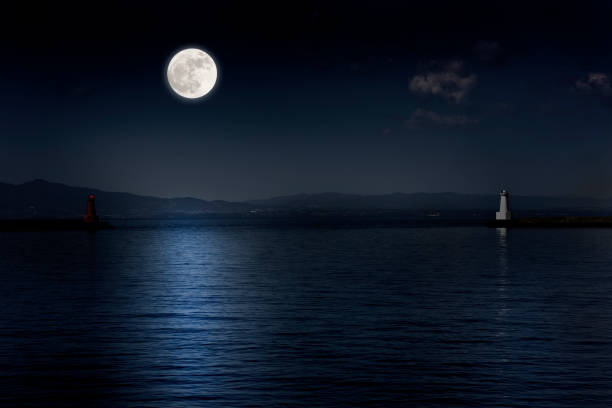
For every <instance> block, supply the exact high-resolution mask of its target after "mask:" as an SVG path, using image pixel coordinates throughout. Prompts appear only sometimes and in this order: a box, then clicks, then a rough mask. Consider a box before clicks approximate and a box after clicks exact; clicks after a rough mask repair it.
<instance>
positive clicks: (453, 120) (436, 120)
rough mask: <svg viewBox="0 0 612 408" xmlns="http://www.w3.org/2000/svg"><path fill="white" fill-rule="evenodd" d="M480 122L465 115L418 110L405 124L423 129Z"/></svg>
mask: <svg viewBox="0 0 612 408" xmlns="http://www.w3.org/2000/svg"><path fill="white" fill-rule="evenodd" d="M478 122H479V120H478V119H473V118H470V117H467V116H464V115H442V114H439V113H436V112H433V111H428V110H425V109H421V108H418V109H417V110H415V111H414V112H412V114H411V115H410V118H408V119H407V120H406V121H405V122H404V124H405V125H406V126H407V127H409V128H421V127H427V126H435V127H443V128H453V127H459V126H467V125H474V124H477V123H478Z"/></svg>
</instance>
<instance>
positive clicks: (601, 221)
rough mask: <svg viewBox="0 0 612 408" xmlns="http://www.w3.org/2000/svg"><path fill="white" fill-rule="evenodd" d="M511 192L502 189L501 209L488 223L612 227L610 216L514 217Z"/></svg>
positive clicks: (559, 226) (546, 226)
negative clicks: (510, 198) (510, 200)
mask: <svg viewBox="0 0 612 408" xmlns="http://www.w3.org/2000/svg"><path fill="white" fill-rule="evenodd" d="M508 196H509V194H508V192H507V191H506V190H502V191H501V193H500V200H499V211H498V212H496V213H495V220H490V221H488V222H487V225H488V226H489V227H492V228H611V227H612V217H610V216H607V217H606V216H565V217H526V218H513V217H512V212H511V211H510V202H509V197H508Z"/></svg>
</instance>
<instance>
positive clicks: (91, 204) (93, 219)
mask: <svg viewBox="0 0 612 408" xmlns="http://www.w3.org/2000/svg"><path fill="white" fill-rule="evenodd" d="M83 219H84V220H85V222H86V223H88V224H95V223H97V222H98V221H100V219H99V218H98V216H97V215H96V197H95V196H94V195H93V194H90V195H89V199H88V200H87V215H86V216H84V217H83Z"/></svg>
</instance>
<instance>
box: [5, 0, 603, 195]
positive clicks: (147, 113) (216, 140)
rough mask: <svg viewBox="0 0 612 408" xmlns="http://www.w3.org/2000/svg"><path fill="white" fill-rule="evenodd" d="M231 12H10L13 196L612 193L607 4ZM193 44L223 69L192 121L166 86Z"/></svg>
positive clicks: (182, 7)
mask: <svg viewBox="0 0 612 408" xmlns="http://www.w3.org/2000/svg"><path fill="white" fill-rule="evenodd" d="M217 3H219V4H217V5H211V4H210V3H208V2H199V3H197V4H198V6H188V5H187V4H186V3H183V2H174V3H173V2H165V3H164V5H163V7H159V8H152V7H153V6H151V5H150V4H147V3H140V4H137V3H132V5H130V6H126V5H121V6H117V7H111V6H105V5H102V4H101V5H99V6H98V8H97V9H84V8H83V9H75V8H68V7H66V8H63V9H62V8H58V7H57V6H55V5H47V6H34V5H31V4H26V5H24V6H22V8H19V9H5V10H3V21H2V24H1V25H0V45H1V47H2V48H1V50H2V55H1V57H0V58H1V62H2V64H1V66H0V70H1V71H0V182H8V183H21V182H25V181H29V180H32V179H35V178H43V179H46V180H50V181H55V182H62V183H66V184H70V185H78V186H88V187H95V188H100V189H105V190H110V191H127V192H133V193H138V194H148V195H157V196H194V197H198V198H203V199H228V200H242V199H254V198H266V197H270V196H275V195H284V194H293V193H301V192H305V193H316V192H324V191H337V192H347V193H363V194H370V193H372V194H378V193H392V192H398V191H400V192H418V191H425V192H440V191H456V192H471V193H495V192H497V191H498V190H499V189H501V188H508V189H509V190H510V191H511V192H513V193H517V194H541V195H565V194H575V195H588V196H609V195H612V84H611V79H610V77H611V76H612V42H611V40H612V24H611V23H610V21H612V5H610V3H609V2H604V1H602V2H589V1H580V2H572V3H571V4H561V3H560V2H535V1H531V2H499V3H503V5H497V4H493V3H498V2H488V3H484V4H476V3H471V4H466V3H465V2H459V1H453V2H436V1H429V2H418V3H417V4H419V5H415V4H410V3H409V2H402V3H401V5H399V3H398V5H396V4H393V3H385V2H381V1H369V2H351V3H349V4H345V5H340V4H339V3H335V5H333V6H330V5H329V4H328V2H309V3H294V2H286V4H285V5H284V6H282V7H278V6H272V5H269V6H268V5H266V3H265V2H250V3H248V4H249V5H248V6H245V5H244V4H241V3H238V2H235V3H232V2H224V3H223V5H221V2H217ZM45 7H46V8H45ZM189 46H196V47H201V48H202V49H204V50H206V51H207V52H209V53H210V54H211V55H212V56H213V57H214V58H215V61H216V63H217V66H218V68H219V70H220V79H219V80H218V82H217V85H216V86H215V89H214V90H213V92H212V93H211V94H209V95H208V96H207V97H205V98H204V99H203V100H200V101H199V102H196V103H188V102H185V101H182V100H180V98H179V97H177V96H176V95H174V94H173V93H172V92H171V91H170V90H169V88H168V86H167V82H166V79H165V69H166V64H167V63H168V61H169V58H170V57H171V56H172V54H173V53H174V52H176V51H178V50H180V49H182V48H186V47H189Z"/></svg>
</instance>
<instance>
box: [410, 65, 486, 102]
mask: <svg viewBox="0 0 612 408" xmlns="http://www.w3.org/2000/svg"><path fill="white" fill-rule="evenodd" d="M462 67H463V63H462V62H461V61H453V62H451V63H449V64H447V65H446V66H445V67H444V68H443V69H441V70H439V71H435V72H427V73H424V74H419V75H415V76H414V78H412V80H411V81H410V90H411V91H412V92H414V93H420V94H430V95H435V96H441V97H443V98H446V99H450V100H452V101H454V102H456V103H461V102H462V101H463V100H464V99H465V97H466V96H467V94H468V93H469V92H470V91H471V90H472V88H474V86H475V85H476V75H474V74H471V75H466V76H462V75H461V73H460V71H461V69H462Z"/></svg>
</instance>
